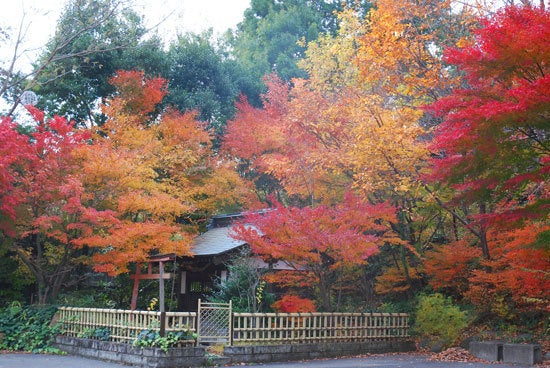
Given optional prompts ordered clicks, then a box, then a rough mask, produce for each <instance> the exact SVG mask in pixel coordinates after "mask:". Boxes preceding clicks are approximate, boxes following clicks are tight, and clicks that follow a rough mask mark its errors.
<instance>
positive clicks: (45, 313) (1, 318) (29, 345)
mask: <svg viewBox="0 0 550 368" xmlns="http://www.w3.org/2000/svg"><path fill="white" fill-rule="evenodd" d="M56 311H57V308H56V307H53V306H47V307H37V306H22V305H21V304H20V303H17V302H13V303H12V304H10V305H9V306H8V307H6V308H4V309H1V310H0V333H2V334H3V339H1V341H0V349H5V350H14V351H17V350H21V351H31V352H33V353H43V352H52V353H59V352H60V351H59V350H58V349H55V348H53V347H52V346H51V342H52V341H53V339H54V338H55V336H56V335H58V334H59V332H60V325H59V324H56V325H53V326H51V325H50V323H51V320H52V317H53V315H54V314H55V312H56Z"/></svg>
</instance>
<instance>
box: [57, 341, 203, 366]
mask: <svg viewBox="0 0 550 368" xmlns="http://www.w3.org/2000/svg"><path fill="white" fill-rule="evenodd" d="M55 346H56V347H57V348H58V349H60V350H62V351H65V352H67V353H69V354H73V355H78V356H83V357H87V358H92V359H99V360H104V361H109V362H115V363H123V364H128V365H134V366H138V367H147V368H184V367H200V366H202V365H204V364H205V362H206V358H205V349H204V348H202V347H181V348H170V349H168V351H167V352H164V351H162V350H161V349H159V348H143V349H142V348H138V347H133V346H132V345H130V344H124V343H116V342H110V341H99V340H92V339H80V338H75V337H68V336H58V337H57V338H56V340H55Z"/></svg>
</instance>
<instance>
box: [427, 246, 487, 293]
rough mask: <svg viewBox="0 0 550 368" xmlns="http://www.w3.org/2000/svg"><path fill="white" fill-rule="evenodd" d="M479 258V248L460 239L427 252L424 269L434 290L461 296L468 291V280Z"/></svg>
mask: <svg viewBox="0 0 550 368" xmlns="http://www.w3.org/2000/svg"><path fill="white" fill-rule="evenodd" d="M481 257H482V255H481V250H480V249H479V247H475V246H472V245H471V244H469V241H468V239H462V240H460V241H456V242H452V243H450V244H445V245H443V246H441V247H439V248H437V250H435V251H431V252H427V253H426V256H425V261H424V269H425V272H426V274H427V275H428V276H429V277H430V281H429V282H430V285H431V286H432V287H433V288H434V289H435V290H442V289H444V290H447V291H453V292H455V293H458V295H461V294H462V293H464V292H465V291H466V290H468V286H469V279H470V277H471V276H472V272H473V270H474V268H475V266H476V264H477V263H479V261H480V259H481Z"/></svg>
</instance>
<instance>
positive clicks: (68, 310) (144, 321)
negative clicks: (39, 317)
mask: <svg viewBox="0 0 550 368" xmlns="http://www.w3.org/2000/svg"><path fill="white" fill-rule="evenodd" d="M160 317H161V313H160V312H158V311H132V310H121V309H98V308H72V307H60V308H59V310H58V312H57V317H56V319H57V320H58V321H60V322H61V323H62V330H63V334H64V335H67V336H73V337H93V334H94V333H95V332H99V333H98V335H101V330H103V331H107V329H108V337H109V340H110V341H117V342H131V341H133V340H134V339H135V338H136V336H137V335H138V334H139V332H140V331H142V330H146V329H149V330H156V331H160V319H161V318H160ZM165 323H166V324H165V328H166V332H170V331H183V330H188V331H191V332H195V326H196V313H194V312H166V322H165Z"/></svg>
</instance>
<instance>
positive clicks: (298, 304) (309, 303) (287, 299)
mask: <svg viewBox="0 0 550 368" xmlns="http://www.w3.org/2000/svg"><path fill="white" fill-rule="evenodd" d="M271 308H273V309H274V310H276V311H277V312H280V313H297V312H300V313H310V312H311V313H313V312H316V309H315V303H314V302H313V300H311V299H306V298H301V297H299V296H296V295H289V294H287V295H284V296H283V297H282V298H281V299H279V300H277V301H276V302H275V303H273V304H271Z"/></svg>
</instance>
